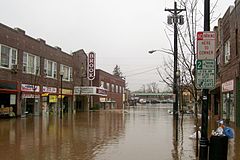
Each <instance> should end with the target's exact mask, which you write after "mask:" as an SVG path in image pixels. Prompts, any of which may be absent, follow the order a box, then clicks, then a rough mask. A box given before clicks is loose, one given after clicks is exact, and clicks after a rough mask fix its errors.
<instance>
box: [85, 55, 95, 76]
mask: <svg viewBox="0 0 240 160" xmlns="http://www.w3.org/2000/svg"><path fill="white" fill-rule="evenodd" d="M95 66H96V59H95V53H94V52H90V53H89V54H88V68H87V77H88V79H89V80H94V78H95V68H96V67H95Z"/></svg>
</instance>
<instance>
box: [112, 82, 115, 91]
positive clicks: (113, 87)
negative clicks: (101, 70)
mask: <svg viewBox="0 0 240 160" xmlns="http://www.w3.org/2000/svg"><path fill="white" fill-rule="evenodd" d="M114 90H115V88H114V84H112V92H114Z"/></svg>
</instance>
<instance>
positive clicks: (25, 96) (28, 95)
mask: <svg viewBox="0 0 240 160" xmlns="http://www.w3.org/2000/svg"><path fill="white" fill-rule="evenodd" d="M22 98H40V95H38V94H35V95H34V94H22Z"/></svg>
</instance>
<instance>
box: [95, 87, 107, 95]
mask: <svg viewBox="0 0 240 160" xmlns="http://www.w3.org/2000/svg"><path fill="white" fill-rule="evenodd" d="M96 94H99V95H107V90H106V89H104V88H101V87H97V88H96Z"/></svg>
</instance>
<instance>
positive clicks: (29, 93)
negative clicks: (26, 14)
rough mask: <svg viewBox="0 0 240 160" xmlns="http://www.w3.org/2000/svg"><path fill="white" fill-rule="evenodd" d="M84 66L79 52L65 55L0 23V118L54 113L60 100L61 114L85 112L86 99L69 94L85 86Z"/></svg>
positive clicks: (22, 32) (41, 41)
mask: <svg viewBox="0 0 240 160" xmlns="http://www.w3.org/2000/svg"><path fill="white" fill-rule="evenodd" d="M86 62H87V55H86V54H85V52H84V51H83V50H79V51H76V52H74V53H72V54H68V53H65V52H63V51H62V50H61V48H59V47H52V46H49V45H48V44H46V42H45V41H44V40H43V39H40V38H39V39H34V38H32V37H30V36H28V35H26V33H25V31H24V30H22V29H19V28H15V29H12V28H10V27H8V26H5V25H3V24H1V23H0V106H1V108H0V115H5V114H8V112H10V110H13V112H14V114H15V115H17V116H25V115H27V114H33V115H39V114H41V113H42V112H44V111H45V112H51V113H53V114H54V113H58V112H59V103H60V101H61V98H62V102H63V103H62V104H63V105H62V107H63V111H64V112H67V113H71V112H72V111H73V110H86V106H87V105H86V104H87V97H86V96H84V95H76V96H74V94H73V90H74V87H75V86H83V85H88V83H89V81H88V80H87V78H86V76H85V75H86ZM83 72H85V73H83ZM61 80H62V81H61ZM61 82H62V83H61ZM61 84H62V85H61ZM60 93H62V97H61V96H60ZM84 104H85V105H84ZM84 106H85V108H84Z"/></svg>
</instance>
